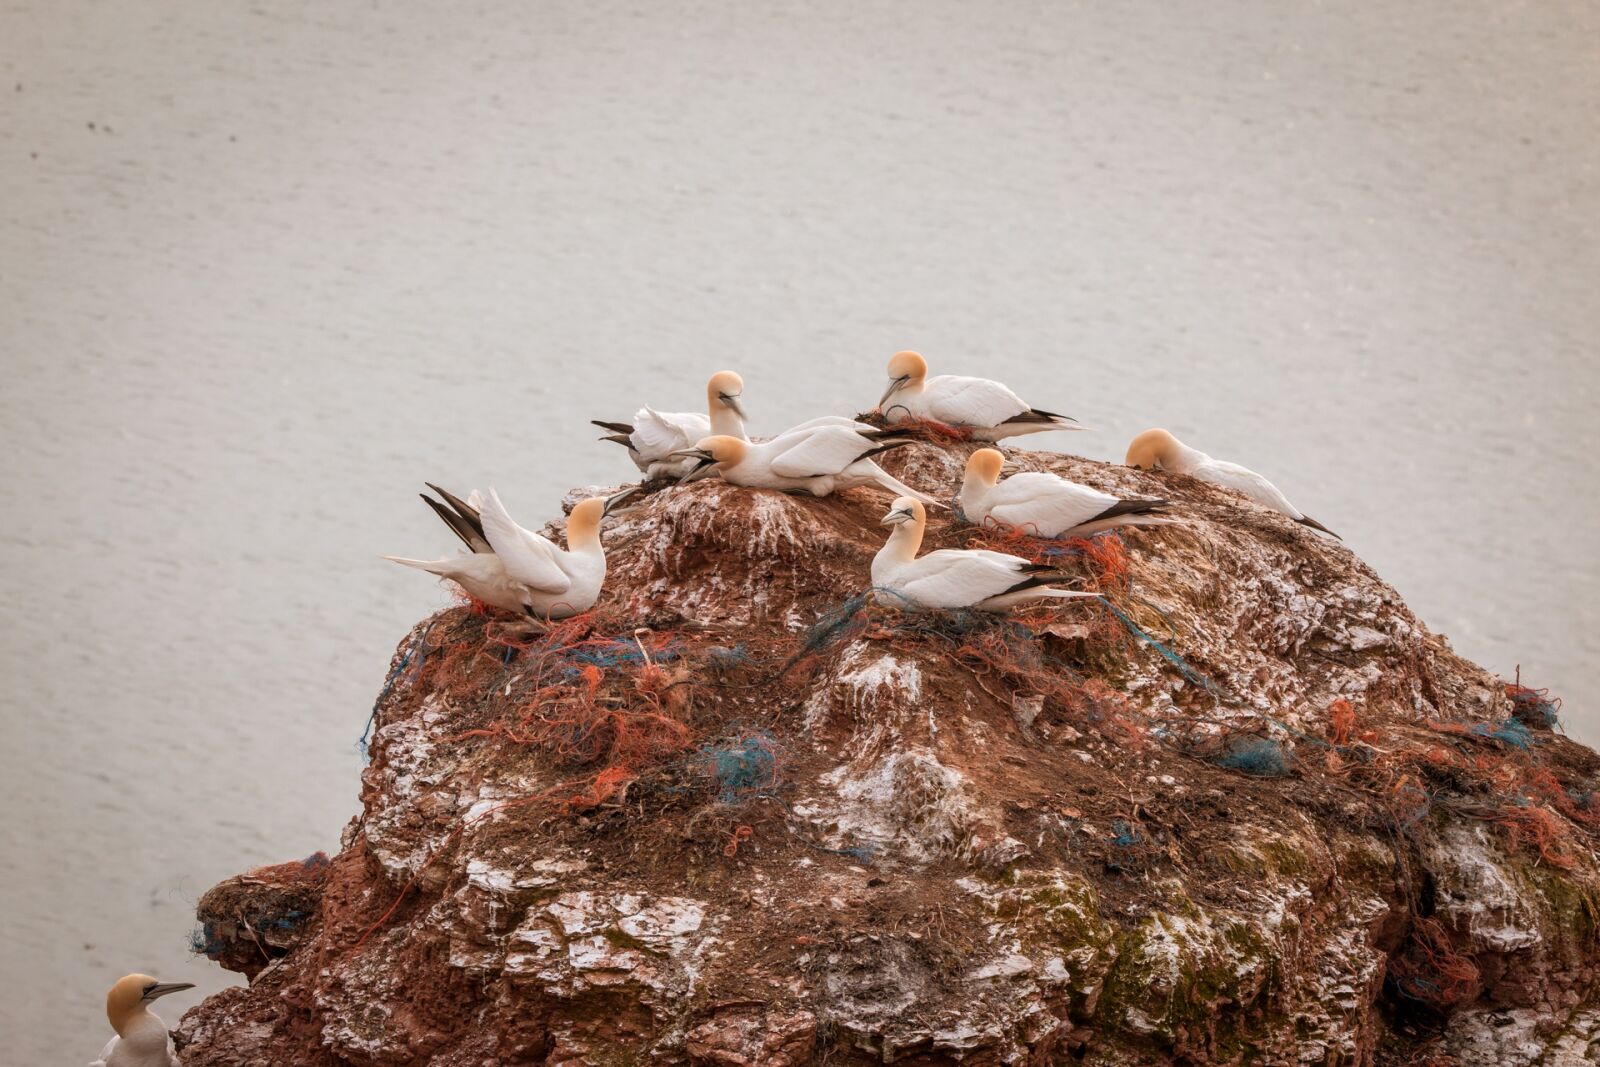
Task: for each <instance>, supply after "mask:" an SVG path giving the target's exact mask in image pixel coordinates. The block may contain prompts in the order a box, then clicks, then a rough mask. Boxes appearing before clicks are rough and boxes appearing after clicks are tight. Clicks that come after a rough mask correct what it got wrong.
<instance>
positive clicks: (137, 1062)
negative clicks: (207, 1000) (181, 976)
mask: <svg viewBox="0 0 1600 1067" xmlns="http://www.w3.org/2000/svg"><path fill="white" fill-rule="evenodd" d="M193 988H194V983H193V982H158V981H156V980H155V979H154V978H151V977H150V976H149V975H148V974H130V975H128V976H127V977H126V978H119V979H117V983H116V985H114V986H112V987H111V992H109V993H107V994H106V1019H107V1020H109V1021H110V1023H111V1029H113V1030H115V1031H116V1032H117V1036H116V1037H113V1038H112V1039H111V1040H110V1041H108V1042H106V1047H105V1048H103V1049H101V1050H100V1058H99V1059H97V1060H95V1061H94V1062H93V1063H91V1064H89V1067H179V1065H178V1058H177V1054H176V1052H175V1050H174V1049H173V1047H172V1038H171V1037H170V1036H169V1035H168V1034H167V1024H166V1023H164V1022H162V1021H161V1017H160V1016H158V1015H157V1014H156V1013H155V1012H153V1011H151V1010H150V1005H151V1004H153V1003H154V1002H155V1001H156V1000H157V999H158V998H160V997H164V996H166V995H167V994H168V993H176V992H178V991H179V990H183V989H193Z"/></svg>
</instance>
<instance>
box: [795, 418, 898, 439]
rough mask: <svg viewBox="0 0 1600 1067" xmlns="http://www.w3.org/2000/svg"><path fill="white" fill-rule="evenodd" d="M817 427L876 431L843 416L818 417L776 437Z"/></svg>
mask: <svg viewBox="0 0 1600 1067" xmlns="http://www.w3.org/2000/svg"><path fill="white" fill-rule="evenodd" d="M818 426H843V427H844V428H845V429H847V430H876V429H877V427H876V426H874V425H872V423H870V422H857V421H856V420H855V419H850V418H846V417H845V416H843V415H819V416H817V417H816V418H814V419H807V420H806V421H805V422H802V423H800V424H798V425H795V426H791V427H789V428H788V429H787V430H785V431H783V434H779V435H778V436H780V437H782V436H783V435H784V434H791V433H794V432H795V431H796V430H814V429H816V428H817V427H818Z"/></svg>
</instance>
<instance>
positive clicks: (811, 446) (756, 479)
mask: <svg viewBox="0 0 1600 1067" xmlns="http://www.w3.org/2000/svg"><path fill="white" fill-rule="evenodd" d="M873 432H874V433H879V434H881V433H882V431H873ZM907 443H909V442H907V441H905V440H896V439H894V438H892V437H889V436H880V437H868V436H866V435H864V434H862V433H860V432H858V431H856V430H852V429H850V428H849V427H846V426H816V427H812V428H811V429H807V430H791V431H789V432H788V433H784V434H780V435H779V436H777V437H774V438H773V439H772V440H770V441H760V442H750V441H741V440H739V439H738V438H736V437H718V436H712V437H707V438H706V439H705V440H703V441H701V442H700V443H699V444H698V445H697V446H696V447H695V448H693V449H689V450H686V451H685V455H686V456H688V457H689V458H691V459H692V460H693V461H694V462H695V463H696V467H695V469H694V470H693V471H691V472H690V473H689V474H688V475H686V476H685V478H684V480H685V481H690V480H694V479H695V478H700V477H705V476H707V475H710V474H712V473H720V474H721V475H722V477H723V478H724V479H725V480H726V481H730V482H732V483H733V484H734V485H747V486H750V487H752V488H756V489H782V490H785V491H787V492H804V493H809V494H810V495H812V496H827V495H828V494H830V493H832V492H834V491H835V490H837V489H850V488H854V487H855V486H859V485H880V486H882V487H883V488H885V489H888V490H889V491H890V492H892V493H895V494H897V495H899V496H912V497H916V498H918V499H919V500H925V501H928V502H930V503H935V501H934V500H933V498H932V497H930V496H927V495H926V494H924V493H919V492H918V491H917V490H915V489H913V488H911V487H910V486H908V485H906V484H905V483H904V482H902V481H900V480H899V479H898V478H895V477H894V476H893V475H891V474H890V473H889V472H888V471H886V470H884V469H883V468H882V467H880V466H878V465H877V464H876V463H874V462H873V461H872V460H871V459H870V458H869V457H870V456H872V455H873V454H874V453H877V452H882V451H885V450H886V449H889V448H894V447H897V446H898V445H901V444H907Z"/></svg>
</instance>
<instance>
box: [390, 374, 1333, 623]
mask: <svg viewBox="0 0 1600 1067" xmlns="http://www.w3.org/2000/svg"><path fill="white" fill-rule="evenodd" d="M743 395H744V380H743V379H742V378H740V377H739V375H738V374H736V373H734V372H733V371H719V372H717V373H716V374H713V375H712V376H711V379H710V381H708V382H707V383H706V412H705V414H701V413H700V412H697V411H694V412H664V411H657V410H655V409H654V408H651V407H648V406H646V407H642V408H640V409H639V410H638V411H637V412H636V413H635V414H634V416H633V421H632V422H604V421H599V420H596V421H595V423H594V424H595V425H596V426H599V427H600V428H602V429H604V430H606V431H607V433H606V436H605V437H603V438H602V440H606V441H614V442H616V443H617V444H620V445H623V446H624V447H626V448H627V450H628V455H629V456H630V457H631V458H632V460H633V462H634V465H635V466H637V467H638V468H639V470H640V472H642V473H643V474H644V476H645V479H646V481H661V480H676V481H677V482H679V483H680V484H681V483H685V482H692V481H696V480H698V479H701V478H709V477H721V478H722V479H723V480H724V481H727V482H731V483H732V484H734V485H741V486H747V487H749V488H752V489H776V490H780V491H782V492H786V493H794V494H798V495H805V496H817V497H822V496H828V495H829V494H831V493H833V492H834V491H835V490H839V489H850V488H854V487H856V486H878V487H880V488H883V489H886V490H888V491H889V492H891V493H893V494H895V498H896V499H895V501H894V504H893V505H892V506H891V507H890V509H889V511H888V513H887V514H886V515H884V517H883V520H882V521H883V523H884V524H886V525H889V526H892V527H893V529H892V530H891V531H890V534H889V539H888V542H887V543H886V544H885V545H884V546H883V549H882V550H881V551H880V552H879V553H878V554H877V556H876V557H875V558H874V560H873V563H872V584H873V587H874V589H875V590H877V591H878V592H880V593H884V594H888V595H889V597H890V598H891V599H892V600H893V601H894V602H895V603H898V604H899V605H901V606H903V607H909V608H977V609H980V610H985V611H1005V610H1007V609H1010V608H1013V607H1018V606H1020V605H1024V604H1031V603H1038V602H1040V601H1043V600H1049V599H1060V598H1067V597H1073V596H1084V595H1089V594H1084V593H1077V592H1074V591H1071V590H1064V589H1059V588H1055V587H1054V586H1053V584H1052V583H1053V582H1056V581H1060V580H1061V579H1062V578H1063V577H1064V576H1063V575H1062V574H1061V572H1060V571H1058V570H1056V569H1054V568H1052V567H1049V566H1044V565H1040V564H1035V563H1032V562H1030V561H1028V560H1026V559H1023V558H1022V557H1020V556H1013V555H1009V554H1007V553H1004V552H992V551H987V550H980V549H941V550H939V551H936V552H930V553H928V554H927V555H924V556H919V555H918V554H917V553H918V550H919V549H920V547H921V544H922V536H923V532H924V530H925V528H926V525H927V511H926V509H927V507H929V506H933V507H942V506H943V505H942V504H940V503H939V501H938V499H937V498H936V497H934V496H932V495H930V494H928V493H925V492H922V491H920V490H918V489H915V488H913V487H911V486H909V485H906V484H905V483H904V482H902V481H900V480H899V479H898V478H895V477H894V476H893V475H891V474H890V473H889V472H888V471H886V470H884V469H883V468H882V467H881V466H879V465H878V463H877V462H876V461H875V460H874V458H873V457H875V456H877V455H879V454H880V453H883V452H886V451H888V450H890V449H892V448H899V447H900V446H902V445H906V444H909V443H911V442H912V441H913V440H917V439H918V437H917V436H914V435H913V434H912V433H910V432H908V428H909V425H910V424H912V423H930V422H931V423H940V424H944V425H946V426H950V427H953V428H955V429H957V430H959V431H961V435H962V436H963V437H966V438H968V439H971V440H977V441H987V442H993V441H999V440H1001V439H1002V438H1006V437H1015V436H1018V435H1020V434H1028V433H1040V432H1042V431H1045V430H1080V429H1083V427H1081V426H1079V425H1078V424H1077V422H1076V420H1074V419H1072V418H1070V417H1068V416H1066V415H1058V414H1056V413H1054V412H1050V411H1045V410H1043V409H1040V408H1036V407H1033V406H1032V405H1030V404H1028V403H1026V402H1025V401H1023V399H1022V398H1021V397H1019V396H1018V395H1017V394H1016V393H1014V392H1012V391H1011V390H1010V389H1009V388H1007V387H1006V386H1004V385H1002V384H1001V383H999V382H996V381H990V380H989V379H987V378H968V377H962V376H959V375H953V374H939V375H933V376H931V377H930V376H929V374H928V362H927V360H925V359H923V358H922V356H921V355H919V354H918V353H916V352H898V353H896V354H895V356H894V357H893V358H892V359H890V360H889V381H888V388H887V389H885V391H884V393H883V396H882V397H881V398H880V399H879V401H878V405H877V411H878V412H879V413H881V415H882V416H883V421H884V422H885V423H886V424H887V425H885V426H883V427H879V426H875V425H872V424H870V423H866V422H861V421H858V420H856V419H853V418H846V417H843V416H836V415H826V416H822V417H820V418H815V419H811V420H810V421H808V422H803V423H801V424H800V425H798V426H792V427H790V428H789V429H787V430H785V431H783V432H782V433H780V434H777V435H776V436H774V437H769V438H764V439H753V438H751V436H750V435H749V433H748V432H747V430H746V427H745V418H746V415H745V410H744V406H743V404H742V403H741V398H742V397H743ZM1127 462H1128V464H1129V465H1131V466H1136V467H1141V468H1144V469H1163V470H1169V471H1174V472H1177V473H1180V474H1187V475H1190V476H1192V477H1195V478H1200V479H1203V480H1205V481H1209V482H1213V483H1215V484H1217V485H1221V486H1225V487H1227V488H1229V489H1233V490H1237V491H1239V492H1242V493H1244V494H1245V495H1246V496H1248V497H1249V498H1250V499H1252V500H1254V501H1256V502H1257V503H1260V504H1264V505H1265V506H1267V507H1269V508H1272V509H1273V510H1275V511H1280V512H1282V513H1283V514H1285V515H1287V516H1289V517H1290V518H1292V519H1294V520H1295V521H1296V522H1300V523H1304V524H1305V525H1307V526H1311V527H1314V528H1316V529H1318V530H1322V531H1324V532H1331V531H1329V530H1328V529H1327V527H1325V526H1323V525H1322V524H1321V523H1319V522H1317V521H1316V520H1314V519H1311V518H1309V517H1307V516H1306V515H1305V514H1303V513H1302V512H1301V511H1300V510H1299V509H1298V508H1296V507H1295V506H1294V505H1292V504H1290V503H1289V501H1288V499H1287V498H1286V497H1285V496H1284V495H1283V494H1282V493H1281V492H1279V491H1278V489H1277V488H1276V487H1275V486H1273V484H1272V483H1271V482H1269V481H1267V480H1266V479H1265V478H1263V477H1262V476H1261V475H1259V474H1257V473H1255V472H1254V471H1251V470H1248V469H1246V468H1244V467H1241V466H1239V465H1237V464H1234V463H1226V462H1223V461H1221V460H1215V459H1212V458H1211V457H1210V456H1207V455H1206V454H1205V453H1204V452H1200V451H1197V450H1195V449H1193V448H1190V447H1188V446H1187V445H1184V444H1182V443H1181V442H1180V441H1178V440H1177V438H1175V437H1173V436H1172V435H1171V434H1170V433H1168V432H1167V431H1165V430H1146V431H1145V432H1144V433H1142V434H1140V435H1139V436H1138V437H1136V438H1134V440H1133V443H1132V445H1130V446H1129V449H1128V455H1127ZM1005 474H1010V476H1009V477H1005V478H1002V475H1005ZM429 488H431V489H433V490H434V491H435V492H437V493H438V494H439V496H440V498H441V500H442V502H441V500H435V499H434V498H432V497H429V496H427V495H424V496H423V499H424V500H426V501H427V502H428V505H429V506H430V507H431V508H433V510H434V511H435V512H436V513H437V514H438V515H439V517H440V518H442V519H443V520H444V522H445V524H446V525H447V526H449V527H450V529H451V530H453V531H454V532H455V533H456V535H457V536H458V537H460V538H461V540H462V542H463V543H464V544H465V545H466V546H467V548H468V549H470V552H469V553H467V554H466V555H460V556H454V557H449V558H445V559H437V560H416V559H403V558H400V557H398V556H387V557H385V558H386V559H392V560H394V561H395V562H396V563H403V564H405V565H406V566H409V567H417V568H419V569H421V570H425V571H427V572H429V573H430V574H436V575H439V576H441V577H444V578H449V579H451V580H452V581H454V582H456V584H458V585H460V586H461V587H462V588H463V589H464V590H465V591H466V592H467V593H468V594H470V595H471V596H473V597H476V598H477V599H479V600H481V601H483V602H484V603H485V604H488V605H490V606H492V607H496V608H501V609H504V610H507V611H512V612H518V613H521V614H525V615H528V616H530V617H532V618H533V619H535V620H540V621H543V620H549V619H560V618H565V617H568V616H571V615H576V614H580V613H582V612H585V611H588V610H589V609H590V608H591V607H593V606H594V604H595V601H596V600H597V599H598V598H599V596H600V588H601V585H602V584H603V582H604V580H605V567H606V563H605V550H604V548H603V546H602V545H601V542H600V522H601V520H602V519H603V518H604V517H605V516H606V515H607V514H608V513H610V512H611V511H612V510H614V509H615V508H616V507H617V506H618V505H619V504H621V503H622V501H623V500H624V499H625V498H627V497H629V496H631V495H632V494H633V493H635V492H637V491H638V488H637V487H636V488H634V489H629V490H626V491H624V492H623V493H619V494H617V495H616V496H613V497H610V498H600V497H596V498H594V499H590V500H585V501H583V502H581V503H580V504H578V506H577V507H576V508H574V509H573V511H572V516H571V518H570V519H569V520H568V523H567V549H566V550H565V551H563V550H562V549H560V548H558V547H557V546H556V545H554V544H552V543H551V542H550V541H548V540H546V539H545V538H543V537H541V536H540V535H539V534H536V533H533V532H532V531H530V530H525V529H523V528H522V527H520V526H518V525H517V524H516V523H515V522H514V521H512V519H511V516H510V515H509V514H507V513H506V509H505V507H504V506H503V505H502V504H501V503H500V499H499V497H498V496H496V495H495V492H494V490H493V489H490V490H489V491H488V492H487V494H483V495H480V494H479V493H478V492H477V491H474V492H472V493H470V494H469V495H468V497H467V499H466V500H465V501H463V500H461V499H460V498H459V497H457V496H455V495H454V494H451V493H448V492H445V491H444V490H442V489H439V488H438V487H437V486H434V485H432V484H431V483H430V485H429ZM957 500H958V502H959V504H960V514H961V515H962V516H963V517H964V518H965V519H966V520H967V521H968V522H972V523H977V524H980V525H981V524H998V525H1002V526H1007V527H1012V528H1016V529H1020V530H1024V531H1026V532H1028V533H1030V534H1034V535H1036V536H1039V537H1047V538H1049V537H1085V536H1089V535H1091V534H1095V533H1098V532H1100V531H1102V530H1108V529H1111V528H1113V527H1116V526H1138V525H1151V524H1156V523H1163V522H1171V521H1173V519H1172V517H1171V516H1170V515H1169V514H1168V511H1169V508H1170V505H1169V504H1168V502H1167V501H1165V500H1124V499H1121V498H1119V497H1115V496H1112V495H1111V494H1109V493H1103V492H1100V491H1099V490H1097V489H1091V488H1090V487H1088V486H1084V485H1079V484H1077V483H1076V482H1071V481H1068V480H1067V479H1065V478H1061V477H1058V476H1057V475H1054V474H1046V473H1042V472H1025V473H1013V472H1010V471H1008V469H1007V464H1006V460H1005V457H1004V456H1003V455H1002V454H1001V453H1000V452H999V451H997V450H995V449H992V448H983V449H979V450H978V451H976V452H974V453H973V454H972V456H971V457H970V458H969V459H968V461H967V468H966V475H965V478H964V479H963V481H962V484H961V487H960V491H959V493H958V495H957Z"/></svg>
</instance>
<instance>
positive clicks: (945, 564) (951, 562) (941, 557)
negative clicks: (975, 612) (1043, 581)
mask: <svg viewBox="0 0 1600 1067" xmlns="http://www.w3.org/2000/svg"><path fill="white" fill-rule="evenodd" d="M1001 560H1015V561H1016V562H1017V563H1025V562H1026V561H1025V560H1022V559H1019V558H1017V557H1015V556H1007V555H1005V554H1004V553H1002V552H983V551H976V552H968V551H962V550H960V549H943V550H941V551H938V552H930V553H928V554H927V555H926V556H923V557H922V558H920V559H918V560H917V561H916V563H915V564H913V569H912V572H911V573H910V574H908V575H906V576H905V578H903V579H901V581H900V583H899V584H900V588H901V589H902V590H903V591H904V593H905V595H906V596H907V597H909V598H910V599H911V600H913V601H915V602H916V603H919V604H926V605H928V606H929V607H938V608H964V607H970V606H971V605H973V604H977V603H980V602H981V601H984V600H987V599H989V598H990V597H992V596H997V595H999V594H1000V593H1003V592H1005V591H1006V590H1007V589H1010V588H1011V587H1012V586H1014V585H1016V584H1017V583H1018V582H1019V581H1021V580H1022V578H1023V575H1022V574H1020V573H1019V572H1018V571H1017V570H1016V569H1015V568H1014V567H1012V566H1010V565H1008V564H1006V563H1003V562H1000V561H1001Z"/></svg>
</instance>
